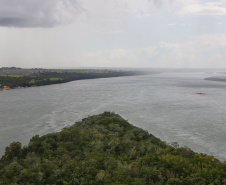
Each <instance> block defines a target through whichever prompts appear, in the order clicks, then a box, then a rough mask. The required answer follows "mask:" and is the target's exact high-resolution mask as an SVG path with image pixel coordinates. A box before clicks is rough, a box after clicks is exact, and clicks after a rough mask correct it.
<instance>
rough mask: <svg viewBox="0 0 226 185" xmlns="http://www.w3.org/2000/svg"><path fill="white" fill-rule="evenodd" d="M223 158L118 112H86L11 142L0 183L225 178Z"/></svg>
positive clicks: (156, 183) (155, 183)
mask: <svg viewBox="0 0 226 185" xmlns="http://www.w3.org/2000/svg"><path fill="white" fill-rule="evenodd" d="M225 183H226V162H221V161H220V160H218V159H216V158H214V157H213V156H210V155H206V154H202V153H201V154H198V153H196V152H194V151H192V150H191V149H190V148H188V147H185V146H184V147H180V146H179V145H178V143H176V142H174V143H171V144H169V143H166V142H164V141H161V140H160V139H159V138H157V137H155V136H154V135H152V134H151V133H148V132H147V131H145V130H143V129H141V128H138V127H136V126H133V125H131V124H130V123H129V122H128V121H126V120H125V119H123V118H122V117H121V116H119V115H118V114H115V113H112V112H104V113H102V114H99V115H94V116H89V117H88V118H84V119H83V120H81V121H79V122H76V123H75V124H74V125H72V126H69V127H66V128H64V129H62V131H60V132H57V133H49V134H47V135H44V136H39V135H36V136H33V137H32V138H31V140H30V142H29V144H28V145H27V146H23V147H22V146H21V143H20V142H13V143H11V144H10V145H9V146H8V147H6V150H5V154H4V155H3V156H2V158H1V159H0V184H40V185H45V184H56V185H69V184H70V185H71V184H84V185H90V184H98V185H104V184H106V185H117V184H118V185H127V184H128V185H160V184H166V185H173V184H174V185H175V184H181V185H191V184H197V185H202V184H203V185H204V184H216V185H217V184H225Z"/></svg>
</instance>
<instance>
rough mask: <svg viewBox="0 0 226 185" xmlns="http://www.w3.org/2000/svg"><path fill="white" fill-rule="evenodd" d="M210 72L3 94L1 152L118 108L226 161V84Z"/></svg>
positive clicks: (163, 133)
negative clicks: (89, 116) (212, 76)
mask: <svg viewBox="0 0 226 185" xmlns="http://www.w3.org/2000/svg"><path fill="white" fill-rule="evenodd" d="M209 76H211V75H210V74H206V73H204V72H199V73H198V72H196V73H163V74H153V75H145V76H130V77H117V78H103V79H92V80H79V81H73V82H69V83H64V84H57V85H49V86H42V87H31V88H24V89H15V90H10V91H3V92H0V156H1V155H2V154H4V150H5V147H6V146H7V145H9V144H10V143H11V142H13V141H20V142H21V143H22V144H23V145H26V144H28V142H29V140H30V138H31V137H32V136H34V135H36V134H38V135H44V134H47V133H51V132H57V131H60V130H61V129H62V128H63V127H65V126H69V125H72V124H73V123H74V122H75V121H79V120H81V119H82V118H85V117H87V116H88V115H95V114H99V113H102V112H104V111H113V112H115V113H118V114H120V115H121V116H122V117H123V118H125V119H127V120H128V121H129V122H130V123H132V124H133V125H135V126H138V127H141V128H143V129H145V130H148V131H149V132H150V133H152V134H153V135H155V136H156V137H159V138H160V139H162V140H164V141H166V142H169V143H170V142H178V143H179V144H180V146H188V147H189V148H191V149H192V150H194V151H195V152H199V153H200V152H201V153H207V154H210V155H214V156H215V157H217V158H219V159H220V160H226V82H216V81H207V80H204V78H205V77H209ZM197 93H198V94H197ZM200 93H204V94H200Z"/></svg>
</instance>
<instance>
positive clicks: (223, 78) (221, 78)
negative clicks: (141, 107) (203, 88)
mask: <svg viewBox="0 0 226 185" xmlns="http://www.w3.org/2000/svg"><path fill="white" fill-rule="evenodd" d="M204 80H211V81H218V82H226V76H212V77H208V78H205V79H204Z"/></svg>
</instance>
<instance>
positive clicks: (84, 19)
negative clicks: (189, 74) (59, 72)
mask: <svg viewBox="0 0 226 185" xmlns="http://www.w3.org/2000/svg"><path fill="white" fill-rule="evenodd" d="M12 66H15V67H23V68H39V67H41V68H82V67H86V68H87V67H127V68H128V67H132V68H226V0H0V67H12Z"/></svg>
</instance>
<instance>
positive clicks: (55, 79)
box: [49, 77, 63, 81]
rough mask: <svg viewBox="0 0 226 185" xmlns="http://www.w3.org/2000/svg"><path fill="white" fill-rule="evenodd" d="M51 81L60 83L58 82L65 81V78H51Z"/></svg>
mask: <svg viewBox="0 0 226 185" xmlns="http://www.w3.org/2000/svg"><path fill="white" fill-rule="evenodd" d="M49 80H50V81H58V80H63V78H53V77H52V78H49Z"/></svg>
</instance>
